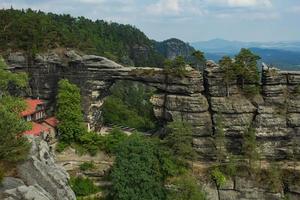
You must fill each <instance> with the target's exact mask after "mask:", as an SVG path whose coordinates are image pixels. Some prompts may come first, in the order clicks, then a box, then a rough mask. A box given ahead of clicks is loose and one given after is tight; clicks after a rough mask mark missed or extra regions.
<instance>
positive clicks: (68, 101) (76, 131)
mask: <svg viewBox="0 0 300 200" xmlns="http://www.w3.org/2000/svg"><path fill="white" fill-rule="evenodd" d="M56 116H57V119H58V120H59V125H58V131H59V134H60V140H61V141H62V142H64V143H66V144H71V143H72V142H79V141H80V137H81V136H82V135H83V134H84V133H85V132H86V130H85V127H84V124H83V123H84V121H83V113H82V110H81V96H80V90H79V88H78V87H77V86H76V85H74V84H71V83H70V82H69V81H68V80H66V79H62V80H60V81H59V83H58V95H57V111H56Z"/></svg>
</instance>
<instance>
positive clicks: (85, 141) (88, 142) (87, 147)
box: [79, 132, 103, 156]
mask: <svg viewBox="0 0 300 200" xmlns="http://www.w3.org/2000/svg"><path fill="white" fill-rule="evenodd" d="M102 144H103V137H102V136H101V135H99V134H97V133H94V132H87V133H85V134H84V135H82V136H81V137H80V148H82V150H80V149H79V150H80V151H81V152H82V153H83V154H84V153H86V152H88V153H89V154H90V155H92V156H95V155H96V154H97V152H98V151H99V150H100V147H101V146H102Z"/></svg>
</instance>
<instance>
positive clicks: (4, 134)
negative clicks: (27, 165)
mask: <svg viewBox="0 0 300 200" xmlns="http://www.w3.org/2000/svg"><path fill="white" fill-rule="evenodd" d="M24 108H25V103H24V102H23V101H22V100H21V99H19V98H16V97H11V96H3V97H0V116H1V117H0V127H1V129H0V160H2V161H12V162H15V161H19V160H23V159H26V158H27V154H28V152H29V149H30V144H29V142H28V140H27V139H26V138H25V137H23V135H20V134H22V132H24V131H26V130H30V124H28V123H27V122H25V120H23V119H22V118H21V117H20V114H19V113H20V112H21V111H23V110H24Z"/></svg>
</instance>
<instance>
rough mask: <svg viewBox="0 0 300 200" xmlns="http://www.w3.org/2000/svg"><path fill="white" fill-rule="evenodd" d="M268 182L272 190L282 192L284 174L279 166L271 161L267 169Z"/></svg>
mask: <svg viewBox="0 0 300 200" xmlns="http://www.w3.org/2000/svg"><path fill="white" fill-rule="evenodd" d="M267 182H268V185H269V188H270V190H271V191H272V192H280V191H281V189H282V175H281V170H280V168H279V166H278V165H277V164H275V163H271V167H270V168H269V169H268V171H267Z"/></svg>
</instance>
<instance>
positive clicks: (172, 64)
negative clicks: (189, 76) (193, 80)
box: [164, 56, 187, 77]
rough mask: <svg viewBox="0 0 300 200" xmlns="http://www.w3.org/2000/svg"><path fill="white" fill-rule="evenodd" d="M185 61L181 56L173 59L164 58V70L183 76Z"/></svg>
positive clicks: (185, 71)
mask: <svg viewBox="0 0 300 200" xmlns="http://www.w3.org/2000/svg"><path fill="white" fill-rule="evenodd" d="M185 67H186V63H185V60H184V58H183V57H182V56H177V57H176V58H175V59H174V60H165V62H164V72H165V73H166V74H172V75H175V76H179V77H183V76H185V75H186V73H187V70H186V68H185Z"/></svg>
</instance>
